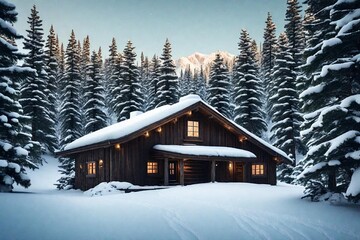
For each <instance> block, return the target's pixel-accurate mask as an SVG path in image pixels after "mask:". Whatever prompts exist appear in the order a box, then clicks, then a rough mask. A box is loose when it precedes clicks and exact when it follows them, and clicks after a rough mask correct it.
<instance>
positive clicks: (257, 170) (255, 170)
mask: <svg viewBox="0 0 360 240" xmlns="http://www.w3.org/2000/svg"><path fill="white" fill-rule="evenodd" d="M251 174H252V175H255V176H256V175H264V164H253V165H251Z"/></svg>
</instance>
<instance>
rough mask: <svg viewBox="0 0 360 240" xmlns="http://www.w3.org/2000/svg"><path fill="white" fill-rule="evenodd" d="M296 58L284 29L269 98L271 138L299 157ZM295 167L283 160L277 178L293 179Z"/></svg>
mask: <svg viewBox="0 0 360 240" xmlns="http://www.w3.org/2000/svg"><path fill="white" fill-rule="evenodd" d="M294 64H295V63H294V61H293V58H292V56H291V53H290V49H289V43H288V39H287V37H286V35H285V34H284V33H282V34H280V37H279V51H278V53H277V54H276V60H275V66H274V73H273V74H272V76H271V78H272V79H273V81H274V89H273V90H272V92H271V93H272V94H273V95H272V96H271V97H270V101H271V102H272V104H271V105H272V108H271V112H272V122H273V126H272V128H271V132H272V136H271V138H270V139H271V141H272V142H273V145H274V146H276V147H278V148H280V149H281V150H283V151H284V152H286V153H287V154H288V156H289V157H290V158H292V159H293V161H294V163H295V160H296V152H297V151H301V152H303V147H302V143H301V141H300V124H301V122H302V121H303V119H302V116H301V114H300V113H299V105H300V103H299V97H298V94H297V91H296V73H295V71H294V70H292V69H293V65H294ZM292 171H293V167H292V166H288V165H286V164H282V165H280V166H279V167H278V179H279V180H281V181H284V182H287V183H291V182H292V181H293V180H294V179H293V178H292Z"/></svg>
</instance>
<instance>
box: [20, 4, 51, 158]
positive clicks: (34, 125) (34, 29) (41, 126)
mask: <svg viewBox="0 0 360 240" xmlns="http://www.w3.org/2000/svg"><path fill="white" fill-rule="evenodd" d="M38 13H39V12H38V11H37V10H36V7H35V5H34V6H33V8H32V9H31V15H30V17H29V18H28V23H29V25H30V29H29V30H27V33H28V35H27V37H26V38H25V41H24V49H26V50H28V51H29V53H28V54H27V57H26V58H25V61H24V66H25V67H31V68H33V69H35V70H36V74H35V75H32V76H29V77H27V78H26V79H25V81H24V82H23V84H22V87H21V99H20V103H21V105H22V106H23V108H24V113H25V114H26V115H28V116H30V117H31V134H32V140H33V141H38V142H40V143H42V144H43V145H44V147H45V148H47V149H48V150H50V151H51V152H53V151H54V150H55V148H56V146H57V140H56V137H55V127H54V126H55V122H54V120H53V119H52V116H51V114H50V108H51V104H50V103H49V99H48V97H49V89H48V87H49V83H50V81H49V77H48V74H47V72H46V68H47V67H46V63H45V54H44V51H43V47H44V44H43V43H44V40H43V35H44V33H43V29H42V20H41V19H40V17H39V15H38ZM51 84H52V83H50V85H51ZM51 100H53V99H52V98H51ZM53 110H54V109H53Z"/></svg>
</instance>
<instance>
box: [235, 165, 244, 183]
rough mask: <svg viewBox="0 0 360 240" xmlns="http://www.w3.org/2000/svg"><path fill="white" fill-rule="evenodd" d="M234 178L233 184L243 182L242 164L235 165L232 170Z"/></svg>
mask: <svg viewBox="0 0 360 240" xmlns="http://www.w3.org/2000/svg"><path fill="white" fill-rule="evenodd" d="M234 177H235V179H234V180H235V182H243V181H244V164H243V163H238V162H237V163H235V169H234Z"/></svg>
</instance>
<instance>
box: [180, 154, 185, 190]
mask: <svg viewBox="0 0 360 240" xmlns="http://www.w3.org/2000/svg"><path fill="white" fill-rule="evenodd" d="M184 179H185V177H184V159H180V185H182V186H184V182H185V181H184Z"/></svg>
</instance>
